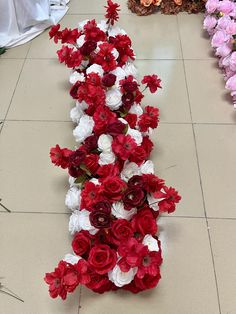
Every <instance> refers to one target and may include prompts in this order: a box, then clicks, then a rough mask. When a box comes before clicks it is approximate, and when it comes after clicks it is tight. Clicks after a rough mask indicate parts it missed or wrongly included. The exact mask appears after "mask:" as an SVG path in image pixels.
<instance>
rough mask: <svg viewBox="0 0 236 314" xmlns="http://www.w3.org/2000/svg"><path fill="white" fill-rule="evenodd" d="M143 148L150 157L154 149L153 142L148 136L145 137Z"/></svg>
mask: <svg viewBox="0 0 236 314" xmlns="http://www.w3.org/2000/svg"><path fill="white" fill-rule="evenodd" d="M141 146H142V147H143V149H144V150H145V151H146V154H147V157H148V156H149V155H150V154H151V151H152V149H153V142H152V141H151V140H150V139H149V137H148V136H144V137H143V141H142V144H141Z"/></svg>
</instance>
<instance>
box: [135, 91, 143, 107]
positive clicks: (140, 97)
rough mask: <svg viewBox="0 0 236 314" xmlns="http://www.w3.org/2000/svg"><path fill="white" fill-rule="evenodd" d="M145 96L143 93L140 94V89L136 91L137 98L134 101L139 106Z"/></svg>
mask: <svg viewBox="0 0 236 314" xmlns="http://www.w3.org/2000/svg"><path fill="white" fill-rule="evenodd" d="M143 97H144V95H143V93H141V92H140V90H139V89H137V90H136V92H135V98H134V101H135V102H136V103H137V104H140V103H141V101H142V99H143Z"/></svg>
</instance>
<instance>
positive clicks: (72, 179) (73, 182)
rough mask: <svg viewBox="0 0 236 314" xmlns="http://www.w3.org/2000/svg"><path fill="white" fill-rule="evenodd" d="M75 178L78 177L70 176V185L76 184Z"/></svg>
mask: <svg viewBox="0 0 236 314" xmlns="http://www.w3.org/2000/svg"><path fill="white" fill-rule="evenodd" d="M75 180H76V178H74V177H71V176H69V178H68V181H69V185H70V187H72V186H75Z"/></svg>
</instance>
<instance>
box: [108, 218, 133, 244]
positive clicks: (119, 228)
mask: <svg viewBox="0 0 236 314" xmlns="http://www.w3.org/2000/svg"><path fill="white" fill-rule="evenodd" d="M133 234H134V230H133V229H132V226H131V224H130V222H129V221H128V220H126V219H116V220H115V221H114V222H113V223H112V226H111V232H110V240H111V242H112V243H113V244H115V245H117V246H119V245H120V243H122V242H124V241H127V239H129V238H130V237H132V236H133Z"/></svg>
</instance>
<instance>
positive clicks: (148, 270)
mask: <svg viewBox="0 0 236 314" xmlns="http://www.w3.org/2000/svg"><path fill="white" fill-rule="evenodd" d="M146 247H147V246H146ZM161 263H162V257H161V252H160V251H159V252H155V251H152V252H149V251H148V252H146V254H144V255H143V256H142V262H141V263H140V265H139V266H138V272H137V274H136V276H137V278H139V279H142V278H144V276H145V275H146V274H147V275H150V276H153V277H155V276H157V275H158V274H159V272H160V268H159V267H160V265H161Z"/></svg>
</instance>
